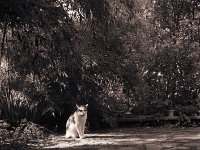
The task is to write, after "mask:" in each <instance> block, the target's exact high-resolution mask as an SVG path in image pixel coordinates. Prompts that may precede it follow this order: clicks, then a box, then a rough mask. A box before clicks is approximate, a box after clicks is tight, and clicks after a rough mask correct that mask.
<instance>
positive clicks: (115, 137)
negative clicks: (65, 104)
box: [44, 128, 200, 150]
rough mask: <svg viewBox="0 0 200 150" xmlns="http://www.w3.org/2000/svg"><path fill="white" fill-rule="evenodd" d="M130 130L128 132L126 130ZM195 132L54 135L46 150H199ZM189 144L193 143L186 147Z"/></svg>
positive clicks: (199, 135) (118, 132) (164, 131)
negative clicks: (72, 136) (69, 137)
mask: <svg viewBox="0 0 200 150" xmlns="http://www.w3.org/2000/svg"><path fill="white" fill-rule="evenodd" d="M129 130H130V131H129ZM195 131H198V128H196V129H186V130H184V129H178V130H177V129H176V130H174V129H165V130H163V129H156V130H154V131H151V130H150V129H145V128H144V129H143V128H140V129H127V130H124V131H122V130H120V129H119V130H114V131H108V132H106V133H90V134H86V138H84V139H72V138H71V139H66V138H65V137H64V136H63V135H62V136H61V135H60V136H53V137H51V138H50V140H49V142H48V144H47V145H48V146H44V148H45V149H57V148H61V149H62V148H63V149H66V148H67V149H80V148H85V149H125V150H126V149H134V148H137V149H141V150H148V149H150V150H155V149H156V150H161V149H167V148H169V149H170V148H177V149H179V148H180V149H190V148H191V147H192V146H195V147H200V144H198V143H199V142H198V141H199V140H200V133H199V132H195ZM189 143H192V144H189Z"/></svg>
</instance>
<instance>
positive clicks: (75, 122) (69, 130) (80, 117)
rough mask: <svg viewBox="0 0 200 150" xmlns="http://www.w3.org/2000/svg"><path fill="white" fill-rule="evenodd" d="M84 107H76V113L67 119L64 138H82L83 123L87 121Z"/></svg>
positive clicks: (85, 107) (85, 106)
mask: <svg viewBox="0 0 200 150" xmlns="http://www.w3.org/2000/svg"><path fill="white" fill-rule="evenodd" d="M87 107H88V104H86V105H76V111H75V112H74V113H73V114H72V115H71V116H70V117H69V119H68V120H67V123H66V134H65V137H66V138H70V137H72V138H78V137H79V138H84V137H85V135H84V130H85V123H86V120H87Z"/></svg>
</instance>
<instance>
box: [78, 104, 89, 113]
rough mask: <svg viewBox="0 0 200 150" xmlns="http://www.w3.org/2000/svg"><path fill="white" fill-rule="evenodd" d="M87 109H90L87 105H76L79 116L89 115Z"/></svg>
mask: <svg viewBox="0 0 200 150" xmlns="http://www.w3.org/2000/svg"><path fill="white" fill-rule="evenodd" d="M87 107H88V104H86V105H76V108H77V110H76V113H77V114H78V115H79V116H85V115H87Z"/></svg>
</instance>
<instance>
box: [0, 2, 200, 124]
mask: <svg viewBox="0 0 200 150" xmlns="http://www.w3.org/2000/svg"><path fill="white" fill-rule="evenodd" d="M0 8H1V9H0V32H1V36H0V43H1V55H0V62H1V63H0V64H1V65H0V66H1V69H0V75H1V79H0V89H1V91H0V117H1V118H9V119H10V120H11V121H16V120H20V119H21V118H28V119H29V120H33V121H35V122H39V123H41V124H44V123H45V119H44V118H47V119H49V120H55V119H59V120H60V121H61V123H60V124H59V125H61V126H63V125H64V122H65V121H66V118H67V116H68V115H69V114H70V113H71V112H72V108H73V107H74V106H75V104H76V103H89V106H90V107H89V109H90V111H89V112H91V114H96V116H99V117H96V116H95V115H93V116H92V115H91V116H90V117H89V118H90V121H89V122H90V126H91V127H93V126H97V124H99V125H100V124H101V123H102V122H107V123H109V124H110V125H112V124H113V119H112V117H113V116H115V115H116V114H118V113H122V112H126V111H128V110H129V111H132V113H134V114H136V115H137V114H160V115H164V114H165V113H166V112H165V110H166V109H167V107H168V102H169V101H170V102H172V103H173V107H174V108H175V109H177V111H178V112H179V113H185V112H184V110H185V108H186V107H190V108H192V111H191V113H196V112H197V110H198V109H199V106H198V104H199V102H198V94H199V80H200V78H199V60H200V57H199V56H200V55H199V43H200V37H199V32H200V30H199V29H200V28H199V27H200V25H199V24H200V2H199V1H198V0H165V1H162V0H153V1H152V0H142V1H141V0H112V1H109V0H95V1H94V0H20V1H19V0H1V1H0ZM160 108H162V109H160ZM97 118H99V120H98V119H97ZM52 122H53V121H52ZM97 122H99V123H97Z"/></svg>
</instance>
